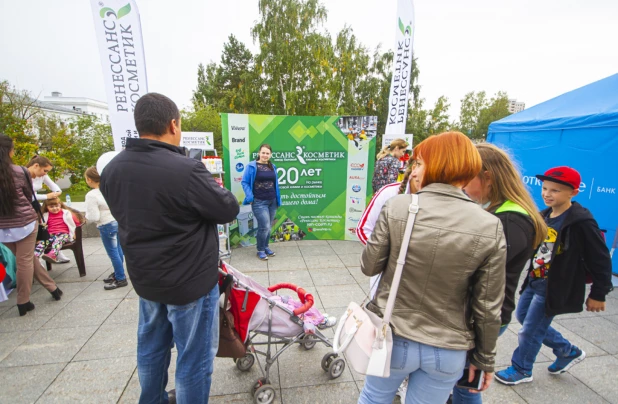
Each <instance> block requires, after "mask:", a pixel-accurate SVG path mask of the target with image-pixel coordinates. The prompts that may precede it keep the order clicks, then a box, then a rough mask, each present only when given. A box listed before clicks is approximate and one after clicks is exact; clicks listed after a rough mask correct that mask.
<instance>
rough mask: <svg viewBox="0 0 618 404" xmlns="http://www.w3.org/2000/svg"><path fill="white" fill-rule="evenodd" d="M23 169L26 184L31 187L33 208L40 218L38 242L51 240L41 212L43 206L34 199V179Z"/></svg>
mask: <svg viewBox="0 0 618 404" xmlns="http://www.w3.org/2000/svg"><path fill="white" fill-rule="evenodd" d="M21 169H22V170H24V175H25V176H26V182H27V183H28V185H29V186H30V192H31V194H30V199H31V201H30V203H31V204H32V208H33V209H34V211H35V212H36V213H37V216H38V217H39V230H38V232H37V234H36V241H44V240H49V238H50V235H49V231H47V223H45V219H43V213H42V212H41V204H40V203H39V201H38V200H37V199H36V198H35V197H34V185H32V178H31V177H30V173H29V172H28V170H27V169H26V168H25V167H22V168H21Z"/></svg>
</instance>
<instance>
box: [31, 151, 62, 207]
mask: <svg viewBox="0 0 618 404" xmlns="http://www.w3.org/2000/svg"><path fill="white" fill-rule="evenodd" d="M26 168H28V171H30V174H31V175H32V186H33V187H34V192H35V193H36V199H37V200H39V201H44V200H46V199H47V198H57V197H59V196H60V194H62V190H61V189H60V187H59V186H58V184H56V183H55V182H54V181H52V179H51V178H49V176H48V175H47V173H48V172H50V171H51V169H52V168H54V167H53V166H52V163H51V161H49V159H48V158H46V157H43V156H34V157H33V158H32V159H30V161H29V162H28V164H27V165H26ZM43 184H45V185H47V187H48V188H49V189H50V190H51V192H50V193H48V194H39V193H38V192H39V191H40V190H41V189H43Z"/></svg>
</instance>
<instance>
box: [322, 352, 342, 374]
mask: <svg viewBox="0 0 618 404" xmlns="http://www.w3.org/2000/svg"><path fill="white" fill-rule="evenodd" d="M338 356H339V355H337V354H336V353H333V352H331V353H327V354H326V355H324V357H323V358H322V363H321V365H322V369H324V371H325V372H328V369H329V368H330V364H331V363H333V361H334V360H335V358H337V357H338Z"/></svg>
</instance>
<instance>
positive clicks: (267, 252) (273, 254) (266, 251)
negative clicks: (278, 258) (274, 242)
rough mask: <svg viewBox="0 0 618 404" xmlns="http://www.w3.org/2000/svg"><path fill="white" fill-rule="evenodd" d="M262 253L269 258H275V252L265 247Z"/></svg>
mask: <svg viewBox="0 0 618 404" xmlns="http://www.w3.org/2000/svg"><path fill="white" fill-rule="evenodd" d="M264 252H265V253H266V255H268V256H269V257H274V256H275V252H274V251H273V250H271V249H270V248H268V247H266V248H265V249H264Z"/></svg>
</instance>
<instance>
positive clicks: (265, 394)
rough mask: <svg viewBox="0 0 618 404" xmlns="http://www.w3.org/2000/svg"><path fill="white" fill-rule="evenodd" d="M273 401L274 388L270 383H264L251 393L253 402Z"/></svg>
mask: <svg viewBox="0 0 618 404" xmlns="http://www.w3.org/2000/svg"><path fill="white" fill-rule="evenodd" d="M273 401H275V389H274V388H273V386H271V385H270V384H265V385H263V386H262V387H260V388H259V389H257V390H256V391H255V394H253V402H254V403H255V404H271V403H272V402H273Z"/></svg>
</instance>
